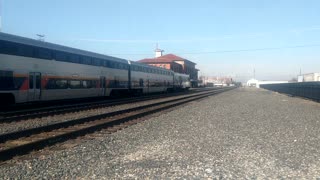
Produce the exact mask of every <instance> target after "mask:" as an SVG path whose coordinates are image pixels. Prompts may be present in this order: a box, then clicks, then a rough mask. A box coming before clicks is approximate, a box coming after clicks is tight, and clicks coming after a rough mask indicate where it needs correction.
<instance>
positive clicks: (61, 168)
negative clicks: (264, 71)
mask: <svg viewBox="0 0 320 180" xmlns="http://www.w3.org/2000/svg"><path fill="white" fill-rule="evenodd" d="M319 136H320V104H319V103H316V102H312V101H309V100H303V99H300V98H293V97H287V96H285V95H281V94H277V93H274V92H270V91H266V90H260V89H251V88H238V89H236V90H232V91H228V92H225V93H222V94H218V95H215V96H212V97H209V98H206V99H205V100H202V101H196V102H192V103H190V104H188V105H187V106H183V108H178V109H176V110H174V111H171V112H169V113H161V115H159V116H158V117H153V118H151V119H149V120H147V121H144V122H143V123H139V124H137V125H134V126H130V127H129V128H126V129H123V130H121V131H118V132H116V133H113V134H110V135H105V137H104V138H101V139H100V138H99V139H96V140H90V141H86V142H84V143H82V144H81V145H78V146H76V147H73V148H70V149H67V150H62V151H57V152H54V153H52V154H49V155H43V156H41V157H38V158H35V159H29V160H25V161H22V162H21V163H19V164H16V165H10V166H8V165H4V166H1V167H0V179H7V178H17V179H20V178H24V179H25V178H32V179H37V178H44V177H45V178H48V179H52V178H54V179H60V178H67V179H75V178H83V179H89V178H96V179H119V178H124V179H145V178H152V179H154V178H158V179H159V178H160V179H163V178H170V179H171V178H186V179H193V178H197V179H199V178H200V179H202V178H217V179H218V178H227V179H237V178H248V179H256V178H258V179H260V178H271V179H274V178H277V179H279V178H280V179H281V178H297V179H301V178H305V179H310V178H316V177H320V137H319Z"/></svg>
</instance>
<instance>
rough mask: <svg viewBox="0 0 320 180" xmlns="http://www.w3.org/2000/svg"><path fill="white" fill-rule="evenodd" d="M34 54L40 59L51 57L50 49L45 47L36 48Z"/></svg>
mask: <svg viewBox="0 0 320 180" xmlns="http://www.w3.org/2000/svg"><path fill="white" fill-rule="evenodd" d="M35 52H36V53H35V55H36V57H37V58H40V59H52V54H51V50H49V49H45V48H36V50H35Z"/></svg>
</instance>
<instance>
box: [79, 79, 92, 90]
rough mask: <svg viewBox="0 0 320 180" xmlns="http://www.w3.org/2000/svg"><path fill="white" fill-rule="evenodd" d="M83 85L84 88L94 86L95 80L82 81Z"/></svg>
mask: <svg viewBox="0 0 320 180" xmlns="http://www.w3.org/2000/svg"><path fill="white" fill-rule="evenodd" d="M82 87H83V88H87V89H89V88H93V87H94V86H93V81H92V80H85V81H82Z"/></svg>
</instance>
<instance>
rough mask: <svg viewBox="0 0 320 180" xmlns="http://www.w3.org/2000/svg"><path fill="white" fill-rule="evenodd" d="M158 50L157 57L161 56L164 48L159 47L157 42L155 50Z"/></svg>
mask: <svg viewBox="0 0 320 180" xmlns="http://www.w3.org/2000/svg"><path fill="white" fill-rule="evenodd" d="M154 51H155V52H156V58H158V57H161V56H162V53H163V52H164V50H162V49H159V48H158V43H157V44H156V49H155V50H154Z"/></svg>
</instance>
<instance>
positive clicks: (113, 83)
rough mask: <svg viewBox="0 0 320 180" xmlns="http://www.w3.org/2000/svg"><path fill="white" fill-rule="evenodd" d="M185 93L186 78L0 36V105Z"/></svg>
mask: <svg viewBox="0 0 320 180" xmlns="http://www.w3.org/2000/svg"><path fill="white" fill-rule="evenodd" d="M188 88H190V81H189V76H188V75H185V74H179V73H175V72H173V71H171V70H167V69H164V68H159V67H155V66H150V65H146V64H142V63H138V62H134V61H129V60H125V59H120V58H115V57H111V56H106V55H102V54H97V53H93V52H88V51H84V50H79V49H75V48H70V47H66V46H61V45H57V44H53V43H48V42H43V41H38V40H33V39H29V38H24V37H19V36H15V35H10V34H5V33H0V101H1V102H2V103H1V104H4V103H5V104H8V103H23V102H34V101H50V100H61V99H71V98H87V97H98V96H113V95H118V94H123V93H131V94H147V93H155V92H166V91H174V90H176V89H188Z"/></svg>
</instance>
